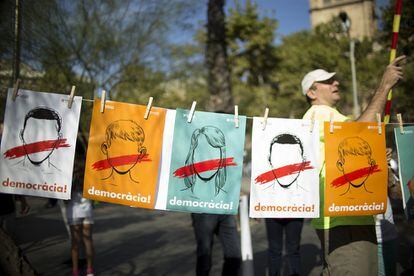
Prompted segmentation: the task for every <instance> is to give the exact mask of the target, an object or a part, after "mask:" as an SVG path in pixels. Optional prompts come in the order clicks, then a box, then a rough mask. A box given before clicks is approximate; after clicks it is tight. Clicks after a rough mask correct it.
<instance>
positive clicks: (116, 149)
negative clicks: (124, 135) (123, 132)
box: [101, 138, 146, 174]
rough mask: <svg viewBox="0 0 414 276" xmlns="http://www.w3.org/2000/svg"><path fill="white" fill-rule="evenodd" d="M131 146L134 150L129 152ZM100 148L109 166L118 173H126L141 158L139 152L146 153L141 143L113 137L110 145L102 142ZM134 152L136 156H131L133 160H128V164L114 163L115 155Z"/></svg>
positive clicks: (120, 155)
mask: <svg viewBox="0 0 414 276" xmlns="http://www.w3.org/2000/svg"><path fill="white" fill-rule="evenodd" d="M131 148H136V152H133V153H131V150H130V149H131ZM101 150H102V152H103V153H104V154H105V155H106V158H107V160H108V162H109V164H110V165H111V167H112V168H113V169H114V170H115V171H116V172H117V173H119V174H126V173H127V172H129V171H130V170H131V169H132V168H133V167H134V166H135V165H136V164H137V162H138V161H139V160H140V159H141V158H142V155H140V154H145V153H146V149H145V148H144V147H142V144H141V143H139V142H136V141H130V140H123V139H119V138H115V139H113V140H112V141H111V145H110V146H108V144H107V143H103V144H102V146H101ZM134 154H136V155H137V156H136V157H133V158H134V159H133V162H129V163H128V164H123V165H119V164H117V163H116V161H114V160H116V158H117V157H122V156H128V155H129V156H131V155H134Z"/></svg>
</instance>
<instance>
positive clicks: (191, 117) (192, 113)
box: [187, 101, 197, 123]
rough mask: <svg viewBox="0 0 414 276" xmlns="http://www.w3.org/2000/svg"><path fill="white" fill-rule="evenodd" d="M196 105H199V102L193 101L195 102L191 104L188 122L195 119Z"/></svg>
mask: <svg viewBox="0 0 414 276" xmlns="http://www.w3.org/2000/svg"><path fill="white" fill-rule="evenodd" d="M196 105H197V102H196V101H193V104H192V105H191V109H190V113H188V118H187V123H191V121H192V120H193V116H194V111H195V108H196Z"/></svg>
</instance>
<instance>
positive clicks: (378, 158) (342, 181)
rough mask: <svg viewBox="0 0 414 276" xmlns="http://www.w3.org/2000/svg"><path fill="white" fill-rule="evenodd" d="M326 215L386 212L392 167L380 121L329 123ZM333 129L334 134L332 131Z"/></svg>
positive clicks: (357, 214) (326, 128) (327, 136)
mask: <svg viewBox="0 0 414 276" xmlns="http://www.w3.org/2000/svg"><path fill="white" fill-rule="evenodd" d="M324 129H325V160H326V164H325V165H326V181H325V206H324V208H325V214H326V216H361V215H372V214H379V213H384V212H385V210H386V207H387V181H388V169H387V159H386V155H385V131H384V125H382V126H381V130H380V131H379V129H378V124H377V123H357V122H344V123H339V122H335V123H334V126H333V128H331V127H330V123H329V122H325V127H324ZM331 130H333V133H331Z"/></svg>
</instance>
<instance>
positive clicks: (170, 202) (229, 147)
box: [167, 109, 246, 214]
mask: <svg viewBox="0 0 414 276" xmlns="http://www.w3.org/2000/svg"><path fill="white" fill-rule="evenodd" d="M188 114H189V111H188V110H183V109H177V114H176V117H175V127H174V138H173V147H172V158H171V169H170V177H169V185H168V198H167V210H176V211H184V212H193V213H210V214H236V213H237V209H238V205H239V196H240V186H241V180H242V168H243V153H244V138H245V130H246V117H245V116H239V127H236V126H235V117H234V115H230V114H219V113H210V112H200V111H196V112H195V113H194V116H193V118H192V121H191V123H188V122H187V119H188Z"/></svg>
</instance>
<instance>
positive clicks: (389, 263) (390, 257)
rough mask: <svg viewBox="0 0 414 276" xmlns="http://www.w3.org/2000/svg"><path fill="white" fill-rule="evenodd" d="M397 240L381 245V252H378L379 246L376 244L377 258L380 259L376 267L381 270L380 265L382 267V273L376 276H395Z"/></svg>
mask: <svg viewBox="0 0 414 276" xmlns="http://www.w3.org/2000/svg"><path fill="white" fill-rule="evenodd" d="M397 241H398V239H393V240H390V241H385V242H383V243H382V244H381V252H380V244H378V256H380V253H382V254H381V256H380V259H379V260H378V264H379V265H378V266H379V268H381V265H380V264H381V263H382V265H383V273H382V274H381V272H379V273H378V275H386V276H395V275H397V247H398V242H397Z"/></svg>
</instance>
